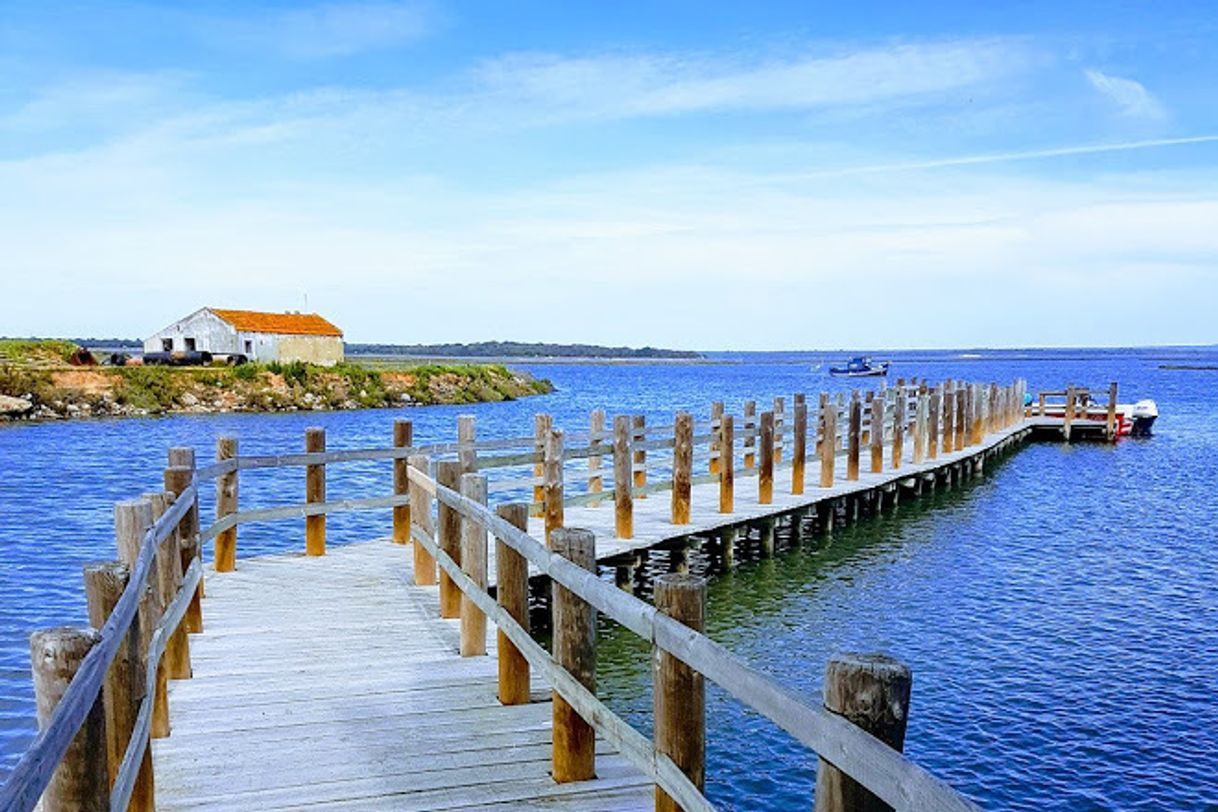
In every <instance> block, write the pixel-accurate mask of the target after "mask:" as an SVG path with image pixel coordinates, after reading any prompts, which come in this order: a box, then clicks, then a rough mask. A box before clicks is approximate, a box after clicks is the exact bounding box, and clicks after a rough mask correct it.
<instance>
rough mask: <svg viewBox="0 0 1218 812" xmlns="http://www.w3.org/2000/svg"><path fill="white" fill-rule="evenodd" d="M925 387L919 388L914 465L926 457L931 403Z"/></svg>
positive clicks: (915, 417) (915, 422) (915, 416)
mask: <svg viewBox="0 0 1218 812" xmlns="http://www.w3.org/2000/svg"><path fill="white" fill-rule="evenodd" d="M924 388H925V387H924V386H923V387H920V388H919V391H918V406H917V410H916V412H915V413H914V449H913V461H914V465H918V464H920V463H921V462H922V460H924V459H925V458H926V413H927V411H928V409H929V403H928V396H927V394H926V392H924V391H921V390H922V389H924Z"/></svg>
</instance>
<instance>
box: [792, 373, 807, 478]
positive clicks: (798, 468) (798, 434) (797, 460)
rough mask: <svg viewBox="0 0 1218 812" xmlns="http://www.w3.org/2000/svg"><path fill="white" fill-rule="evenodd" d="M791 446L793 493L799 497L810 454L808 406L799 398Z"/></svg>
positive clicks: (796, 404) (796, 405)
mask: <svg viewBox="0 0 1218 812" xmlns="http://www.w3.org/2000/svg"><path fill="white" fill-rule="evenodd" d="M791 445H792V448H791V493H792V494H793V495H794V496H799V495H801V494H803V492H804V466H805V464H806V460H807V453H808V404H807V403H805V402H804V401H803V399H802V398H799V397H798V396H797V398H796V401H795V423H794V426H793V427H792V431H791Z"/></svg>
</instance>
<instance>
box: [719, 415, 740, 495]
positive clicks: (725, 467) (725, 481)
mask: <svg viewBox="0 0 1218 812" xmlns="http://www.w3.org/2000/svg"><path fill="white" fill-rule="evenodd" d="M720 439H721V440H722V443H720V445H719V453H720V455H721V456H720V461H721V462H722V463H723V464H722V465H720V466H719V512H720V513H732V512H733V511H735V510H736V460H735V456H736V437H735V429H734V426H733V425H732V416H731V415H730V414H728V415H724V416H723V431H722V432H721V433H720Z"/></svg>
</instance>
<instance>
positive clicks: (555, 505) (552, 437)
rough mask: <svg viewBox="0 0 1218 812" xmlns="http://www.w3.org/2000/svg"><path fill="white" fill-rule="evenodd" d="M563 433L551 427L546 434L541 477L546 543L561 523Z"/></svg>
mask: <svg viewBox="0 0 1218 812" xmlns="http://www.w3.org/2000/svg"><path fill="white" fill-rule="evenodd" d="M562 458H563V433H562V432H561V431H560V430H558V429H555V428H551V429H550V431H549V433H547V434H546V449H545V467H544V475H543V477H542V488H543V491H544V495H543V499H542V511H543V516H544V517H545V528H546V543H547V544H549V543H550V533H551V532H552V531H554V529H555V528H559V527H562V523H563V504H562V500H563V484H562V472H563V471H562V469H563V465H562Z"/></svg>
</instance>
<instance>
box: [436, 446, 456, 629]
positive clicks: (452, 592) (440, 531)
mask: <svg viewBox="0 0 1218 812" xmlns="http://www.w3.org/2000/svg"><path fill="white" fill-rule="evenodd" d="M436 482H437V483H439V484H440V485H443V486H444V487H445V488H449V489H451V490H454V491H459V490H460V488H461V463H460V462H459V461H456V460H441V461H440V462H437V463H436ZM437 524H438V527H437V529H436V533H437V536H438V538H437V543H438V545H439V547H440V549H441V550H443V551H444V552H445V553H447V554H448V556H449V557H450V558H452V560H453V561H455V562H456V563H457V566H460V565H461V524H462V523H461V514H460V513H458V512H457V511H455V510H453V509H452V508H451V507H449V506H448V505H447V504H446V503H444V502H443V501H441V502H440V510H439V521H438V523H437ZM460 616H461V591H460V590H459V589H457V585H456V584H454V583H453V579H452V578H451V577H450V576H449V574H448V573H446V572H445V571H444V570H443V569H441V570H440V617H446V618H457V617H460Z"/></svg>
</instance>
